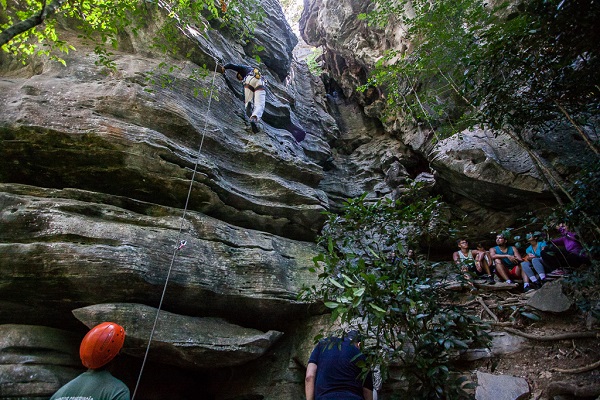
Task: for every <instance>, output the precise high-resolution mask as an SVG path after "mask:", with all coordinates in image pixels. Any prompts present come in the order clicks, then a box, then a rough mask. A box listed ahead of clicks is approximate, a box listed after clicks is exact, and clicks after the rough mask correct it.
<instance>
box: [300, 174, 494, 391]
mask: <svg viewBox="0 0 600 400" xmlns="http://www.w3.org/2000/svg"><path fill="white" fill-rule="evenodd" d="M444 215H445V211H444V204H443V203H442V202H441V201H440V199H439V198H437V197H429V196H427V195H426V194H424V193H423V192H422V191H421V189H420V188H419V187H418V185H412V186H411V188H410V189H409V190H408V191H407V193H405V194H404V196H403V197H402V199H399V200H397V201H392V200H389V199H382V200H378V201H369V200H368V199H367V196H366V194H365V195H363V196H361V197H359V198H358V199H351V200H348V201H347V202H346V203H345V204H344V207H343V211H342V213H341V215H335V214H329V219H328V222H327V224H326V227H325V228H324V230H323V234H322V235H321V236H320V238H319V244H320V245H321V246H322V248H323V252H322V253H321V254H319V255H318V256H317V257H316V258H315V264H316V267H317V268H318V269H322V272H321V274H320V275H319V278H320V285H319V286H313V287H312V288H309V289H306V291H305V292H304V297H303V299H304V300H309V301H314V300H321V301H323V303H324V305H325V306H326V307H327V308H329V309H330V310H331V316H332V320H338V321H339V322H340V323H341V324H343V325H344V326H345V327H346V329H356V330H358V331H359V332H360V333H361V335H362V336H363V337H364V338H365V339H364V340H363V343H365V347H364V348H363V352H364V353H365V354H366V355H367V360H368V364H369V365H378V366H380V368H381V371H382V375H383V376H384V378H385V376H386V374H387V371H388V366H389V365H390V364H394V365H395V366H396V367H395V368H398V369H400V370H401V376H402V379H403V380H404V382H403V384H404V385H403V386H404V389H398V391H397V392H396V391H395V393H398V394H399V392H400V391H402V390H405V393H404V395H405V398H411V399H442V398H444V399H460V398H468V396H467V395H466V394H465V393H464V392H463V390H462V388H461V387H460V384H461V383H462V380H461V379H460V378H459V377H458V376H457V375H456V374H454V367H453V364H452V360H454V358H455V357H456V356H457V354H458V353H459V352H460V351H462V350H465V349H467V348H468V347H469V344H472V343H474V342H479V343H481V342H485V341H486V339H487V335H485V334H484V332H483V331H482V330H483V327H482V326H481V321H480V320H479V319H477V318H476V317H473V316H469V315H468V313H467V310H466V309H464V308H463V307H460V306H458V305H455V304H454V303H453V302H452V301H451V298H450V297H449V296H450V294H449V292H448V291H446V290H444V287H445V283H444V282H445V274H444V271H443V270H442V269H441V267H440V265H437V264H432V263H429V262H426V261H424V260H421V259H416V258H414V257H413V256H411V255H409V254H408V250H409V249H413V250H414V249H416V248H417V247H418V245H419V243H427V241H428V238H429V237H432V236H438V235H443V234H446V233H447V232H448V227H447V224H446V223H445V222H444V219H445V218H444ZM403 398H404V397H403Z"/></svg>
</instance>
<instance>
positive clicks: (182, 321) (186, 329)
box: [73, 303, 283, 369]
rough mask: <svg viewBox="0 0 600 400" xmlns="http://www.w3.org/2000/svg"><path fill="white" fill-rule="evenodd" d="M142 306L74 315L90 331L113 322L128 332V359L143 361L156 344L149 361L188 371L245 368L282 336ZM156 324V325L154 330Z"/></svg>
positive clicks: (93, 309)
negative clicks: (141, 359)
mask: <svg viewBox="0 0 600 400" xmlns="http://www.w3.org/2000/svg"><path fill="white" fill-rule="evenodd" d="M157 312H158V309H156V308H154V307H149V306H146V305H143V304H132V303H116V304H96V305H93V306H88V307H84V308H78V309H75V310H73V314H74V315H75V317H77V319H79V320H80V321H81V322H83V323H84V324H85V325H87V326H88V328H92V327H93V326H95V325H97V324H99V323H101V322H104V321H112V322H116V323H118V324H120V325H121V326H123V328H125V332H126V342H125V345H124V347H123V350H122V351H123V353H126V354H129V355H132V356H136V357H139V358H143V357H144V355H145V353H146V349H147V346H148V340H149V339H150V338H152V341H151V343H150V349H149V351H148V359H149V360H153V361H156V362H160V363H163V364H167V365H174V366H178V367H182V368H186V369H208V368H222V367H231V366H235V365H241V364H245V363H247V362H248V361H250V360H253V359H256V358H258V357H260V356H262V355H263V354H264V353H265V352H266V351H267V350H268V349H269V348H270V347H271V346H272V345H273V343H275V342H276V341H277V340H278V339H279V338H280V337H281V336H282V335H283V333H282V332H277V331H268V332H261V331H258V330H256V329H250V328H244V327H241V326H239V325H235V324H231V323H229V322H227V321H225V320H224V319H222V318H200V317H190V316H185V315H178V314H174V313H171V312H168V311H164V310H161V311H160V312H159V313H158V319H157ZM155 321H156V325H154V324H155Z"/></svg>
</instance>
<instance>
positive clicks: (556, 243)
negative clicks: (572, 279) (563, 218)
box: [542, 223, 590, 271]
mask: <svg viewBox="0 0 600 400" xmlns="http://www.w3.org/2000/svg"><path fill="white" fill-rule="evenodd" d="M556 229H557V230H558V232H559V233H560V237H558V238H556V239H552V240H551V241H550V243H549V244H552V246H548V247H546V248H545V249H544V250H542V260H543V261H544V264H546V265H548V266H550V268H549V269H550V270H551V271H552V270H553V269H554V270H556V269H560V268H579V267H581V266H582V265H584V264H588V263H589V261H590V260H589V258H588V256H587V254H586V253H585V251H584V250H583V246H582V245H581V243H580V242H579V238H578V237H577V234H576V233H575V232H572V231H570V230H569V227H568V226H567V225H566V224H565V223H560V224H559V225H557V226H556Z"/></svg>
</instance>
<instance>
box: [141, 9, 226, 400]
mask: <svg viewBox="0 0 600 400" xmlns="http://www.w3.org/2000/svg"><path fill="white" fill-rule="evenodd" d="M221 4H223V2H222V3H221ZM213 58H214V57H213ZM214 61H215V71H214V73H213V79H212V83H211V86H210V95H209V96H208V106H207V108H206V116H205V118H204V129H203V130H202V139H201V140H200V146H199V147H198V153H197V154H198V155H197V157H196V164H195V165H194V172H193V174H192V178H191V179H190V187H189V189H188V193H187V198H186V200H185V206H184V208H183V214H182V215H181V224H180V225H179V232H178V234H177V241H176V243H179V244H178V245H177V246H175V247H174V249H173V255H172V257H171V264H170V265H169V270H168V271H167V277H166V278H165V284H164V286H163V291H162V294H161V296H160V301H159V303H158V308H157V310H156V317H155V318H154V324H153V325H152V330H151V331H150V337H149V338H148V345H147V346H146V352H145V353H144V360H143V361H142V366H141V367H140V374H139V375H138V379H137V382H136V384H135V389H134V390H133V395H132V396H131V400H135V395H136V394H137V391H138V388H139V385H140V381H141V380H142V373H143V372H144V367H145V365H146V361H147V359H148V353H149V352H150V344H151V343H152V339H153V337H154V332H155V331H156V324H157V323H158V317H159V315H160V310H161V309H162V305H163V301H164V299H165V293H166V292H167V285H168V283H169V278H170V277H171V271H172V270H173V265H174V263H175V257H176V255H177V252H178V251H180V250H182V249H183V248H184V247H185V246H186V245H187V241H185V240H183V239H181V235H182V231H183V224H184V222H185V217H186V214H187V210H188V204H189V201H190V197H191V194H192V187H193V185H194V180H195V178H196V173H197V172H198V163H199V160H200V154H201V153H202V145H203V144H204V137H205V135H206V128H207V127H208V113H209V112H210V106H211V103H212V98H213V91H214V88H215V77H216V75H217V68H218V65H219V62H218V60H217V59H214Z"/></svg>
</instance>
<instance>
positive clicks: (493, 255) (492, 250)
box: [490, 247, 502, 260]
mask: <svg viewBox="0 0 600 400" xmlns="http://www.w3.org/2000/svg"><path fill="white" fill-rule="evenodd" d="M490 257H492V260H497V259H499V258H502V256H501V255H499V254H496V250H495V249H494V248H493V247H490Z"/></svg>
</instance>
